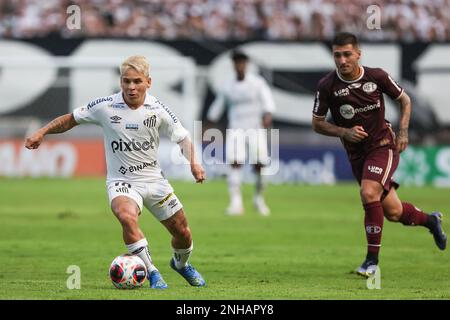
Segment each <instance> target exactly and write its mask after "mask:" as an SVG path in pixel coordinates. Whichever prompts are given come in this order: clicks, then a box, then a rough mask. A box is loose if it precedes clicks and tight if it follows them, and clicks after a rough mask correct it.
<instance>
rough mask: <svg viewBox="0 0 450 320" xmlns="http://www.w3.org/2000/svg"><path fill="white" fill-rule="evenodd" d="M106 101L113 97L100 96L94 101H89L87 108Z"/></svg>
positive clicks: (111, 99)
mask: <svg viewBox="0 0 450 320" xmlns="http://www.w3.org/2000/svg"><path fill="white" fill-rule="evenodd" d="M104 101H113V98H112V97H106V98H100V99H97V100H94V101H91V102H89V104H88V105H87V109H88V110H89V109H90V108H92V107H94V106H96V105H97V104H99V103H100V102H104Z"/></svg>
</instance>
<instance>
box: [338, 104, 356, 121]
mask: <svg viewBox="0 0 450 320" xmlns="http://www.w3.org/2000/svg"><path fill="white" fill-rule="evenodd" d="M339 112H340V113H341V116H342V117H343V118H345V119H351V118H353V117H354V116H355V108H353V107H352V106H351V105H349V104H343V105H342V106H340V107H339Z"/></svg>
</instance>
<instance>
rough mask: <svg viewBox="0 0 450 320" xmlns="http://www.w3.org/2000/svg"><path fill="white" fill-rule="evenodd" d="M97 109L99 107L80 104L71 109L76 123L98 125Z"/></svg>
mask: <svg viewBox="0 0 450 320" xmlns="http://www.w3.org/2000/svg"><path fill="white" fill-rule="evenodd" d="M99 109H100V108H96V109H95V108H89V105H87V106H81V107H79V108H76V109H75V110H74V111H73V117H74V118H75V121H76V122H77V123H78V124H83V123H92V124H97V125H99V124H100V119H99V112H98V110H99Z"/></svg>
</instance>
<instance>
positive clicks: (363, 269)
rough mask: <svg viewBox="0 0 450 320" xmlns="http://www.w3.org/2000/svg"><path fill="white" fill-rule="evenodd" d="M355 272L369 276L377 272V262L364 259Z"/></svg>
mask: <svg viewBox="0 0 450 320" xmlns="http://www.w3.org/2000/svg"><path fill="white" fill-rule="evenodd" d="M355 272H356V273H357V274H359V275H360V276H363V277H366V278H369V277H370V276H373V275H374V274H375V273H376V272H377V263H376V262H375V261H373V260H369V259H366V260H365V261H364V262H363V264H362V265H361V266H360V267H359V268H358V269H356V271H355Z"/></svg>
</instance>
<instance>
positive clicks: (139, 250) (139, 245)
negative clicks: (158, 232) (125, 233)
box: [126, 238, 158, 274]
mask: <svg viewBox="0 0 450 320" xmlns="http://www.w3.org/2000/svg"><path fill="white" fill-rule="evenodd" d="M126 246H127V249H128V252H129V253H130V254H134V255H137V256H138V257H139V258H141V259H142V261H144V263H145V266H146V267H147V272H148V273H149V274H150V273H152V272H153V271H154V270H158V269H157V268H156V267H155V265H154V264H153V262H152V257H151V256H150V252H149V250H148V242H147V239H146V238H144V239H141V240H139V241H137V242H135V243H131V244H127V245H126Z"/></svg>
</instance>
